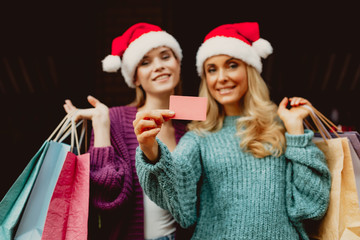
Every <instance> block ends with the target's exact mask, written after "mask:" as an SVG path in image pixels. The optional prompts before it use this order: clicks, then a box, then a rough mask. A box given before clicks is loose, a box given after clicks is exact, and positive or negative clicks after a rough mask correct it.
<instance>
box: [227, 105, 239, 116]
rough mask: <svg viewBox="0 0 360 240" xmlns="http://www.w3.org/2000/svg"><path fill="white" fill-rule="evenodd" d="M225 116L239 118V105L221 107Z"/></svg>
mask: <svg viewBox="0 0 360 240" xmlns="http://www.w3.org/2000/svg"><path fill="white" fill-rule="evenodd" d="M223 108H224V112H225V115H226V116H239V115H241V108H240V106H239V104H233V105H223Z"/></svg>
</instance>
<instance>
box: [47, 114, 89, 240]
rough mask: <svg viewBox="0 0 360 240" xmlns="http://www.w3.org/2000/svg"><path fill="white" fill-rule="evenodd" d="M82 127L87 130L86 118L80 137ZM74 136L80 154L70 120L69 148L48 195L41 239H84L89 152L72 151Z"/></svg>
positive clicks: (87, 207) (87, 206)
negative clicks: (49, 198)
mask: <svg viewBox="0 0 360 240" xmlns="http://www.w3.org/2000/svg"><path fill="white" fill-rule="evenodd" d="M84 130H85V131H86V121H85V122H84V124H83V130H82V136H83V133H84ZM74 139H75V140H76V145H77V153H80V147H79V141H78V137H77V131H76V127H75V122H74V120H72V127H71V151H69V152H68V153H67V155H66V158H65V161H64V164H63V167H62V169H61V172H60V175H59V178H58V180H57V182H56V185H55V189H54V192H53V195H52V197H51V201H50V204H49V208H48V212H47V215H46V220H45V225H44V230H43V233H42V237H41V239H42V240H57V239H59V240H87V233H88V215H89V188H90V185H89V184H90V154H89V153H84V154H79V155H76V154H74V153H73V146H74ZM85 147H86V143H85Z"/></svg>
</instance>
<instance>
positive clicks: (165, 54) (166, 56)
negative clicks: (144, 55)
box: [161, 53, 171, 60]
mask: <svg viewBox="0 0 360 240" xmlns="http://www.w3.org/2000/svg"><path fill="white" fill-rule="evenodd" d="M170 57H171V56H170V54H168V53H164V54H162V55H161V59H164V60H166V59H169V58H170Z"/></svg>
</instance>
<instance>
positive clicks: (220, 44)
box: [196, 22, 273, 76]
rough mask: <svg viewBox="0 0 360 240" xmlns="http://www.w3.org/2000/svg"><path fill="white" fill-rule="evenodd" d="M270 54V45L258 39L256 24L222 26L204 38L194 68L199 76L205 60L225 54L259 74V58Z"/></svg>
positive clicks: (271, 49) (260, 64)
mask: <svg viewBox="0 0 360 240" xmlns="http://www.w3.org/2000/svg"><path fill="white" fill-rule="evenodd" d="M272 52H273V48H272V46H271V44H270V43H269V42H268V41H267V40H265V39H262V38H260V32H259V25H258V23H257V22H242V23H234V24H224V25H221V26H218V27H216V28H214V29H213V30H211V31H210V32H209V33H208V34H207V35H206V36H205V38H204V41H203V43H202V44H201V46H200V47H199V49H198V52H197V54H196V68H197V72H198V74H199V76H201V75H202V74H203V64H204V62H205V61H206V59H208V58H209V57H212V56H215V55H220V54H225V55H229V56H232V57H235V58H238V59H241V60H242V61H244V62H246V63H247V64H249V65H251V66H253V67H254V68H255V69H256V70H257V71H258V72H259V73H261V71H262V63H261V58H267V57H268V56H269V55H270V54H271V53H272Z"/></svg>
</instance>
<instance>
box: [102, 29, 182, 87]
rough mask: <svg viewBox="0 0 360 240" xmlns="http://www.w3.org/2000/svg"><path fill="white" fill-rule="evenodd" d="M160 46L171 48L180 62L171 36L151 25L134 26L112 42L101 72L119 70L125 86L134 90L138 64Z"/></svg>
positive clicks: (175, 44) (178, 50)
mask: <svg viewBox="0 0 360 240" xmlns="http://www.w3.org/2000/svg"><path fill="white" fill-rule="evenodd" d="M161 46H166V47H169V48H171V50H172V51H173V52H174V54H175V55H176V57H177V58H178V59H179V61H181V60H182V50H181V47H180V45H179V43H178V42H177V41H176V39H175V38H174V37H173V36H172V35H170V34H168V33H167V32H165V31H163V30H162V29H161V28H160V27H159V26H156V25H153V24H149V23H137V24H134V25H133V26H131V27H130V28H128V29H127V30H126V31H125V32H124V33H123V35H121V36H119V37H116V38H115V39H114V40H113V41H112V47H111V55H108V56H106V57H105V58H104V59H103V60H102V68H103V71H105V72H117V71H118V70H119V69H121V74H122V75H123V77H124V79H125V82H126V83H127V85H128V86H129V87H131V88H135V84H134V76H135V70H136V67H137V66H138V64H139V62H140V61H141V59H142V58H143V56H144V55H145V54H146V53H147V52H149V51H150V50H151V49H153V48H157V47H161Z"/></svg>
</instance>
